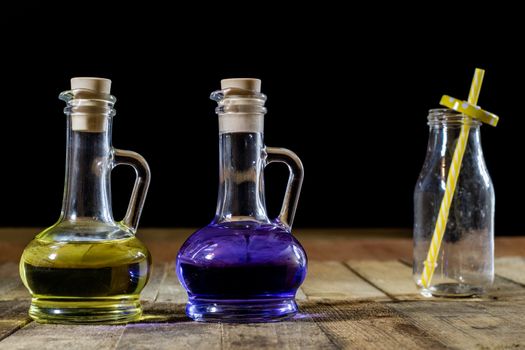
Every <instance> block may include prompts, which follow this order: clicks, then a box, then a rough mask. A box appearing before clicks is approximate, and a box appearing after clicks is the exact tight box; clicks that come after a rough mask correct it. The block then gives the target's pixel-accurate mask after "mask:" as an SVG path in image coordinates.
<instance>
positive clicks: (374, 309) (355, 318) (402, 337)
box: [305, 301, 445, 349]
mask: <svg viewBox="0 0 525 350" xmlns="http://www.w3.org/2000/svg"><path fill="white" fill-rule="evenodd" d="M305 312H307V313H308V314H310V315H312V318H313V319H314V320H315V322H316V323H317V324H318V325H319V327H320V328H321V329H322V330H323V331H324V332H325V334H326V335H327V336H328V337H329V338H330V340H331V341H332V343H333V344H334V345H335V346H336V347H337V348H341V349H444V348H445V346H444V345H443V344H442V343H441V342H440V341H438V340H436V339H435V338H433V337H432V336H431V335H429V334H428V333H427V332H426V331H425V330H424V329H422V328H419V327H416V326H415V325H414V324H413V323H412V322H411V321H410V319H409V318H408V317H406V316H404V315H403V314H401V313H399V312H397V311H395V310H394V309H391V308H389V307H387V306H386V305H385V304H384V303H380V302H348V301H333V302H330V303H313V304H311V305H309V306H308V307H305Z"/></svg>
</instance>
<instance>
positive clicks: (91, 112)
mask: <svg viewBox="0 0 525 350" xmlns="http://www.w3.org/2000/svg"><path fill="white" fill-rule="evenodd" d="M77 89H80V90H88V91H89V92H90V93H94V94H100V95H109V94H110V92H111V80H109V79H104V78H93V77H78V78H72V79H71V90H77ZM81 96H82V92H79V93H78V94H75V98H81V99H82V98H83V97H81ZM88 99H89V98H88ZM93 107H94V106H93V104H86V105H85V106H78V107H76V108H75V109H76V111H75V112H72V113H71V128H72V129H73V131H79V132H93V133H95V132H105V131H106V130H107V128H108V118H107V116H106V115H104V114H103V113H100V112H99V111H98V110H99V109H100V108H93ZM95 110H96V112H95Z"/></svg>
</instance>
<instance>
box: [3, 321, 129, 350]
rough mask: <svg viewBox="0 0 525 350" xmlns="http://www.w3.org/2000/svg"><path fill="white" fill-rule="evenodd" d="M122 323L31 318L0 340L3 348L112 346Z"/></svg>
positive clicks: (45, 349) (79, 349)
mask: <svg viewBox="0 0 525 350" xmlns="http://www.w3.org/2000/svg"><path fill="white" fill-rule="evenodd" d="M124 329H125V326H105V325H104V326H84V325H50V324H39V323H36V322H31V323H30V324H29V325H27V326H25V327H23V328H22V329H20V330H19V331H17V332H16V333H14V334H12V335H11V336H9V337H7V338H5V339H4V340H2V341H1V342H0V348H2V349H10V350H17V349H39V350H48V349H49V350H56V349H75V350H84V349H97V350H105V349H108V350H109V349H114V348H115V346H116V345H117V342H118V341H119V339H120V337H121V336H122V333H123V332H124Z"/></svg>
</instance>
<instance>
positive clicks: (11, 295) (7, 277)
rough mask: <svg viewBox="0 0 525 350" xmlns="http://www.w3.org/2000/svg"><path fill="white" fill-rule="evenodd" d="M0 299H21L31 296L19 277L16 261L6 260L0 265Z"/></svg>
mask: <svg viewBox="0 0 525 350" xmlns="http://www.w3.org/2000/svg"><path fill="white" fill-rule="evenodd" d="M0 281H2V283H0V300H23V299H29V298H31V296H30V294H29V291H28V290H27V289H26V287H25V286H24V284H23V283H22V280H21V279H20V272H19V269H18V263H14V262H7V263H4V264H1V265H0Z"/></svg>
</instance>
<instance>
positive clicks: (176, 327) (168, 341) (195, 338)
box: [116, 322, 221, 350]
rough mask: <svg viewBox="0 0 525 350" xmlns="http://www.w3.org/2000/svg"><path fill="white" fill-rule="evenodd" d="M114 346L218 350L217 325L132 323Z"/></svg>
mask: <svg viewBox="0 0 525 350" xmlns="http://www.w3.org/2000/svg"><path fill="white" fill-rule="evenodd" d="M116 349H122V350H127V349H130V350H134V349H137V350H138V349H155V350H163V349H174V350H176V349H192V350H200V349H203V350H208V349H210V350H214V349H221V329H220V324H213V323H197V322H180V323H165V324H158V323H153V324H132V325H128V326H127V327H126V329H125V331H124V334H122V337H121V338H120V340H119V342H118V344H117V346H116Z"/></svg>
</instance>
